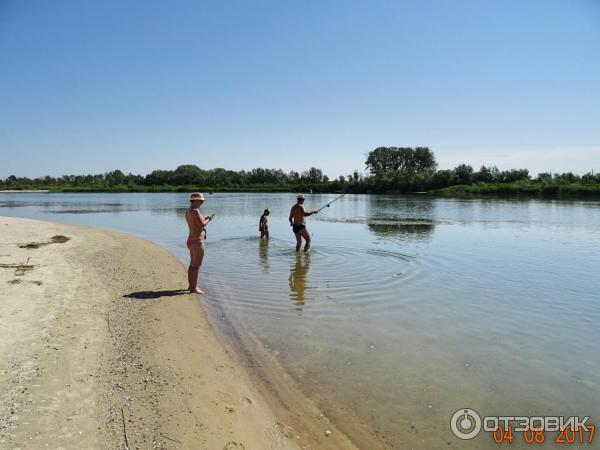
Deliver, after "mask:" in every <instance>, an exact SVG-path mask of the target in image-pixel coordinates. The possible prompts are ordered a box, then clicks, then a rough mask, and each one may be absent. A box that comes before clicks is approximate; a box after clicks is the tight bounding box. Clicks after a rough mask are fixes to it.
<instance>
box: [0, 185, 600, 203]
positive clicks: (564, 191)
mask: <svg viewBox="0 0 600 450" xmlns="http://www.w3.org/2000/svg"><path fill="white" fill-rule="evenodd" d="M194 191H201V192H224V193H288V192H289V193H297V192H313V193H315V194H342V193H348V194H382V195H419V196H428V197H445V198H465V197H467V198H469V197H470V198H489V197H494V196H496V197H502V198H543V199H563V198H564V199H581V200H585V199H591V200H597V199H600V184H584V183H566V184H557V183H545V184H544V183H536V182H515V183H475V184H471V185H456V186H449V187H445V188H440V189H432V190H429V191H402V190H377V189H373V188H370V187H369V186H364V185H359V184H357V185H355V186H354V185H352V184H350V185H348V186H345V187H343V188H341V187H340V186H339V185H315V186H308V185H298V186H296V185H283V186H281V185H256V186H243V187H233V186H188V185H184V186H171V185H167V186H106V187H65V188H52V189H24V190H0V194H2V193H72V194H77V193H80V194H85V193H88V194H89V193H169V192H171V193H178V192H186V193H187V192H194Z"/></svg>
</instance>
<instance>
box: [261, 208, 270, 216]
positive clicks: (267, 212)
mask: <svg viewBox="0 0 600 450" xmlns="http://www.w3.org/2000/svg"><path fill="white" fill-rule="evenodd" d="M269 214H271V210H270V209H269V208H267V209H265V212H264V213H263V216H268V215H269Z"/></svg>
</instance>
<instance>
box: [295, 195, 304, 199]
mask: <svg viewBox="0 0 600 450" xmlns="http://www.w3.org/2000/svg"><path fill="white" fill-rule="evenodd" d="M296 198H297V199H298V200H304V194H298V197H296Z"/></svg>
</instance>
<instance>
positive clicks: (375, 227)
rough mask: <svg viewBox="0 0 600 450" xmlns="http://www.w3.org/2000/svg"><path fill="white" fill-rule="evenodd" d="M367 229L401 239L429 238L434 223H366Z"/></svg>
mask: <svg viewBox="0 0 600 450" xmlns="http://www.w3.org/2000/svg"><path fill="white" fill-rule="evenodd" d="M368 228H369V231H371V232H372V233H374V234H375V235H377V236H379V237H382V238H397V239H402V240H411V239H421V240H427V239H431V237H432V234H433V231H434V228H435V225H434V223H433V222H430V223H428V222H416V223H395V224H394V223H373V222H370V223H368Z"/></svg>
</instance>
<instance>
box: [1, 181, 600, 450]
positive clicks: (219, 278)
mask: <svg viewBox="0 0 600 450" xmlns="http://www.w3.org/2000/svg"><path fill="white" fill-rule="evenodd" d="M187 198H188V196H187V194H0V215H10V216H18V217H30V218H36V219H43V220H52V221H57V222H64V223H71V224H78V225H88V226H93V227H99V228H105V229H111V230H118V231H124V232H128V233H131V234H134V235H137V236H141V237H143V238H146V239H149V240H151V241H154V242H156V243H158V244H159V245H162V246H164V247H166V248H167V249H169V250H170V251H172V252H173V253H175V254H176V255H177V256H179V257H180V258H181V259H182V261H184V262H185V263H187V261H188V254H187V249H186V247H185V241H186V238H187V229H186V225H185V220H184V210H185V208H186V207H187V205H188V201H187ZM333 198H335V196H333V195H310V196H308V198H307V200H306V206H307V208H308V209H313V208H316V207H319V206H321V205H323V204H325V203H327V202H328V201H331V200H332V199H333ZM293 203H294V196H293V195H292V194H224V193H216V194H214V195H211V196H207V201H206V203H205V205H204V206H203V210H204V211H205V212H206V213H215V214H216V218H215V221H214V222H213V223H211V224H210V225H209V227H208V241H207V250H206V258H205V264H204V266H203V269H202V272H201V280H200V283H201V287H202V288H203V289H205V290H206V292H207V295H206V296H205V297H203V299H202V302H203V304H204V307H205V309H206V311H207V312H208V315H209V318H210V319H211V320H212V321H213V323H214V324H215V326H216V327H217V329H220V330H221V331H222V332H223V333H228V332H230V331H231V330H226V329H224V328H225V327H231V326H235V327H236V330H235V332H236V334H237V335H238V336H240V337H241V339H242V340H243V339H244V336H253V337H256V338H258V340H259V341H260V342H261V347H262V349H261V351H264V352H268V353H269V355H270V356H272V357H274V358H276V360H277V362H278V363H279V364H280V365H281V366H282V367H283V368H284V369H285V371H286V372H287V373H288V374H289V375H290V376H291V377H292V378H293V380H294V381H295V383H296V384H297V385H298V386H299V387H300V389H301V390H302V392H303V394H304V395H306V396H307V397H308V398H310V399H311V400H312V401H313V402H315V403H316V404H317V405H318V406H319V407H320V408H321V410H322V411H323V412H324V414H326V415H327V416H328V417H330V418H331V419H332V420H333V421H334V422H335V423H336V425H338V426H339V427H340V429H342V430H343V431H344V432H346V433H347V434H348V435H349V436H350V437H351V438H352V437H353V433H358V432H359V431H357V430H359V429H360V430H361V431H360V432H361V433H364V430H368V436H367V438H365V436H364V435H362V436H361V437H360V440H361V441H362V442H364V441H365V439H367V440H372V442H373V443H375V442H377V443H379V444H380V445H382V446H384V447H387V448H415V449H417V448H418V449H428V450H435V449H441V448H495V447H497V444H495V443H494V442H493V440H492V436H491V434H490V433H485V434H484V433H482V434H480V435H479V436H478V437H477V438H475V439H474V440H472V441H462V440H460V439H458V438H457V437H455V436H454V435H453V434H452V432H451V430H450V418H451V416H452V414H453V413H454V412H455V411H457V410H459V409H461V408H472V409H474V410H476V411H477V412H478V413H479V414H480V415H482V416H491V415H503V416H523V415H526V416H547V415H561V416H571V415H577V416H592V422H594V418H598V419H600V376H599V374H600V351H598V343H599V342H600V327H599V323H600V276H599V274H600V256H599V253H598V250H599V248H600V203H599V202H595V201H584V202H578V201H542V200H497V199H494V200H492V199H490V200H456V199H433V198H429V197H406V196H369V195H348V196H345V197H344V198H342V199H341V200H339V201H338V202H336V203H334V204H333V205H332V206H331V207H330V208H326V209H324V210H323V211H322V212H321V213H320V214H319V215H317V216H313V217H311V218H309V219H308V228H309V230H310V232H311V233H312V236H313V251H312V252H311V253H309V254H296V253H295V251H294V237H293V234H292V232H291V229H290V227H289V225H288V222H287V217H288V214H289V209H290V207H291V206H292V204H293ZM267 207H268V208H270V209H271V211H272V214H271V217H270V228H271V236H272V237H271V239H270V240H269V241H266V240H262V241H261V240H260V239H259V238H258V219H259V216H260V214H261V213H262V211H263V210H264V209H265V208H267ZM180 287H181V286H174V287H173V288H174V289H176V288H180ZM224 316H225V317H226V318H227V319H229V320H222V319H223V318H224ZM232 324H235V325H232ZM597 422H600V421H596V423H597ZM355 425H356V426H355ZM555 436H556V435H553V438H554V437H555ZM354 437H358V436H354ZM523 439H524V438H523V436H515V442H513V444H512V445H511V447H512V448H528V447H529V446H525V443H524V440H523ZM598 439H599V438H598V437H597V438H596V441H597V440H598ZM547 445H549V443H547ZM595 445H598V444H597V442H596V443H595ZM588 447H589V446H588ZM558 448H560V447H558Z"/></svg>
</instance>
